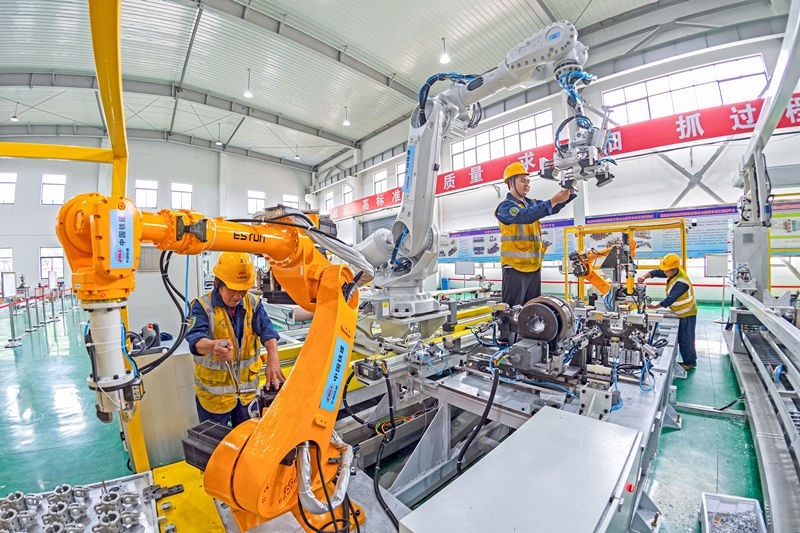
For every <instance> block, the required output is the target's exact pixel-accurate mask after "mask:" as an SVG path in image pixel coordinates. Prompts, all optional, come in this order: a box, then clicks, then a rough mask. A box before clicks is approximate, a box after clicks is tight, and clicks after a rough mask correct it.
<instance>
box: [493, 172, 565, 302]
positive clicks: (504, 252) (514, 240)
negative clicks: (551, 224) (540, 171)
mask: <svg viewBox="0 0 800 533" xmlns="http://www.w3.org/2000/svg"><path fill="white" fill-rule="evenodd" d="M503 181H504V182H505V183H506V185H508V195H507V196H506V198H505V200H503V201H502V202H500V205H498V206H497V209H495V211H494V216H495V218H497V220H498V221H499V222H500V265H501V266H502V267H503V268H502V270H503V286H502V291H503V293H502V295H503V302H504V303H506V304H508V305H512V306H513V305H522V304H524V303H525V302H527V301H528V300H531V299H532V298H536V297H538V296H541V295H542V272H541V268H542V259H543V258H544V252H545V249H544V245H543V243H542V229H541V225H540V224H539V220H541V219H542V218H544V217H546V216H548V215H553V214H555V213H558V212H559V211H561V209H563V207H564V206H565V205H567V204H568V203H569V202H571V201H572V200H574V199H575V197H576V196H577V195H576V194H575V193H576V192H577V191H576V190H573V189H561V190H560V191H558V192H557V193H555V194H554V195H553V197H552V198H550V199H549V200H531V199H530V198H528V197H527V196H526V195H527V194H528V193H529V192H530V190H531V180H530V177H529V175H528V170H527V169H526V168H525V165H523V164H522V163H520V162H519V161H517V162H514V163H511V164H510V165H508V166H507V167H506V169H505V170H504V171H503Z"/></svg>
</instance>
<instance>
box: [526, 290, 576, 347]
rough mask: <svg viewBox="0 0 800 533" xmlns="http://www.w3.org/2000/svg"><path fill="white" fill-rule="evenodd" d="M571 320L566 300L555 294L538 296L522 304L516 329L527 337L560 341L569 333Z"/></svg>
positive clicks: (570, 312) (572, 314)
mask: <svg viewBox="0 0 800 533" xmlns="http://www.w3.org/2000/svg"><path fill="white" fill-rule="evenodd" d="M573 321H574V313H573V311H572V308H571V307H570V306H569V304H568V303H567V302H565V301H564V300H562V299H560V298H556V297H555V296H539V297H538V298H534V299H533V300H530V301H528V302H527V303H525V305H524V306H522V309H521V310H520V312H519V315H518V316H517V330H518V332H519V334H520V335H522V336H523V337H526V338H529V339H537V340H543V341H547V342H551V341H554V340H556V341H560V340H563V339H564V338H566V336H567V335H568V334H569V332H570V329H571V328H572V323H573Z"/></svg>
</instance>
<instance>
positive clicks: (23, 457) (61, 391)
mask: <svg viewBox="0 0 800 533" xmlns="http://www.w3.org/2000/svg"><path fill="white" fill-rule="evenodd" d="M56 308H57V309H58V306H57V307H56ZM48 313H49V308H48ZM8 314H9V312H8V309H7V308H4V309H0V340H2V341H3V342H2V344H5V340H6V339H7V338H8V336H9V333H10V328H9V316H8ZM719 316H720V308H719V306H712V305H709V306H701V309H700V315H699V319H698V329H697V349H698V368H697V370H695V371H694V372H692V373H691V375H690V377H689V378H688V379H687V380H676V385H677V393H678V401H679V402H685V403H695V404H700V405H707V406H712V407H713V406H716V407H721V406H723V405H725V404H727V403H728V402H730V401H731V400H733V399H735V398H737V397H738V396H739V389H738V387H737V384H736V379H735V376H734V374H733V370H732V368H731V366H730V360H729V357H728V355H727V348H726V346H725V343H724V340H723V338H722V328H723V326H721V325H719V324H715V323H714V319H716V318H719ZM83 320H86V317H85V313H83V312H82V311H80V310H77V309H74V310H71V311H67V313H66V315H65V316H63V317H61V318H60V319H59V320H58V321H57V322H55V323H51V324H47V325H45V326H44V327H42V328H40V329H39V330H37V331H35V332H33V333H29V334H27V335H25V336H24V337H23V339H22V343H23V345H22V346H21V347H20V348H14V349H7V348H5V349H4V348H0V394H1V395H4V397H3V405H4V408H3V409H2V410H0V442H2V443H3V445H2V446H0V496H5V495H6V494H8V493H9V492H11V491H15V490H20V491H23V492H41V491H45V490H51V489H53V488H54V487H55V486H56V485H59V484H61V483H69V484H71V485H75V484H82V483H90V482H97V481H100V480H105V479H113V478H117V477H121V476H125V475H128V474H129V473H130V472H129V471H128V469H127V453H126V452H125V451H124V450H123V448H122V445H121V443H120V437H119V426H118V422H117V419H116V417H115V419H114V421H113V422H112V423H111V424H103V423H101V422H100V421H99V420H97V418H96V417H95V415H94V404H95V398H94V393H92V392H91V391H89V390H88V388H87V387H86V376H87V375H88V374H89V360H88V356H87V354H86V349H85V347H84V346H83V341H82V336H81V331H82V327H81V321H83ZM20 321H21V324H22V326H23V327H22V329H24V327H26V326H27V323H26V315H25V314H24V313H23V314H22V315H20V316H18V317H17V324H18V326H19V324H20ZM18 329H19V327H18ZM2 344H0V345H2ZM736 408H741V406H737V407H736ZM682 414H683V429H681V430H664V432H663V434H662V436H661V441H660V443H659V451H658V454H657V456H656V459H655V462H654V466H653V475H652V476H651V482H650V486H649V487H648V492H649V493H650V496H651V497H652V498H653V500H654V501H655V502H656V503H657V504H658V506H659V507H660V509H661V510H662V512H663V513H664V518H665V522H664V525H663V526H662V531H664V532H671V533H674V532H687V531H688V532H692V531H700V526H699V523H698V521H697V516H698V511H699V508H700V494H701V492H715V493H724V494H732V495H736V496H746V497H753V498H758V499H759V500H760V499H761V487H760V482H759V476H758V469H757V464H756V457H755V451H754V449H753V444H752V437H751V435H750V430H749V428H748V426H747V424H746V423H744V422H739V421H737V420H730V419H721V418H715V417H706V416H697V415H692V414H686V413H682Z"/></svg>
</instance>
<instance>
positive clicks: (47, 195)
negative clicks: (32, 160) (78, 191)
mask: <svg viewBox="0 0 800 533" xmlns="http://www.w3.org/2000/svg"><path fill="white" fill-rule="evenodd" d="M66 188H67V177H66V176H65V175H63V174H44V175H43V176H42V205H57V204H63V203H64V191H65V189H66Z"/></svg>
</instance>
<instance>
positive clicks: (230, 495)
mask: <svg viewBox="0 0 800 533" xmlns="http://www.w3.org/2000/svg"><path fill="white" fill-rule="evenodd" d="M290 221H291V219H287V220H285V221H284V225H276V224H271V223H265V224H260V225H247V224H241V223H236V222H231V221H227V220H224V219H221V218H214V219H212V218H207V217H205V216H203V215H202V214H200V213H197V212H193V211H188V210H183V211H175V210H162V211H160V212H158V213H149V212H142V211H139V210H138V209H137V208H136V206H135V205H134V204H133V202H132V201H131V200H129V199H127V198H124V197H121V196H118V197H106V196H102V195H100V194H97V193H89V194H82V195H79V196H77V197H75V198H73V199H72V200H70V201H69V202H67V203H66V204H65V205H64V206H63V207H62V209H61V211H60V212H59V217H58V224H57V228H56V232H57V234H58V237H59V239H60V240H61V242H62V244H63V246H64V250H65V254H66V256H67V259H68V260H69V263H70V267H71V268H72V272H73V287H74V289H75V292H76V294H77V295H78V298H79V299H80V300H81V303H82V305H83V307H84V308H86V309H87V310H88V311H90V313H91V322H90V330H91V333H92V344H93V347H92V348H93V372H92V376H90V378H89V385H90V387H91V388H93V389H94V390H96V391H97V394H98V407H97V408H98V413H100V412H105V413H110V412H113V411H122V412H125V410H128V411H130V410H131V409H133V407H134V401H133V400H135V398H134V399H131V398H130V394H127V395H126V394H125V390H126V387H127V386H128V385H129V383H130V382H131V381H132V380H134V379H136V376H132V375H131V372H130V371H129V370H126V369H125V367H124V359H123V353H122V350H121V343H122V342H123V341H121V340H120V316H121V314H120V313H121V310H123V309H124V307H125V303H126V300H127V298H128V295H129V294H130V293H131V291H132V290H133V289H134V272H135V270H136V267H137V266H138V261H139V250H140V243H142V242H152V243H153V244H155V245H156V247H158V248H159V249H162V250H172V251H175V252H178V253H181V254H198V253H200V252H202V251H203V250H219V251H239V252H248V253H257V254H263V255H264V256H265V257H266V258H267V259H268V260H269V262H270V264H271V267H272V270H273V272H274V273H275V276H276V277H277V279H278V281H279V282H280V284H281V286H282V287H284V289H285V290H286V291H287V292H288V293H289V294H290V295H291V296H292V298H293V299H294V300H295V301H296V302H297V303H298V304H299V305H301V306H302V307H304V308H305V309H307V310H313V311H315V313H314V319H313V321H312V323H311V327H310V330H309V333H308V337H307V338H306V341H305V343H304V346H303V348H302V350H301V352H300V356H299V357H298V359H297V363H296V364H295V365H294V368H293V370H292V373H291V374H290V376H289V378H288V379H287V381H286V383H285V384H284V386H283V387H282V389H281V391H280V393H279V394H278V396H277V398H276V399H275V401H274V402H273V404H272V406H271V407H270V409H269V410H267V412H266V413H265V415H264V417H263V418H262V419H260V421H255V420H250V421H248V422H246V423H244V424H241V425H239V426H237V427H236V428H235V429H234V430H232V431H231V432H230V434H229V435H228V437H226V438H225V439H224V440H223V441H222V442H221V443H220V445H219V446H218V447H217V449H216V451H215V452H214V454H213V455H212V457H211V459H210V461H209V463H208V465H207V468H206V473H205V483H204V484H205V487H206V491H207V492H208V493H209V494H211V495H212V496H214V497H215V498H218V499H220V500H222V501H224V502H226V503H227V504H229V505H230V506H231V508H232V509H233V510H234V516H235V517H236V520H237V523H238V525H239V527H240V528H242V529H243V530H245V529H249V528H251V527H254V526H255V525H257V524H259V523H261V522H263V521H264V520H266V519H269V518H272V517H275V516H278V515H280V514H283V513H285V512H287V511H293V512H295V513H297V511H298V492H299V493H300V494H301V496H302V497H303V498H304V499H303V501H304V502H305V503H306V507H308V506H311V507H313V505H314V502H315V496H314V495H315V494H317V495H320V494H321V492H320V489H321V488H322V481H321V479H324V480H330V479H333V478H334V477H335V476H336V474H337V471H338V469H339V468H340V467H346V465H347V464H348V463H349V457H351V456H352V452H351V451H349V447H347V446H346V445H344V443H342V442H341V441H340V440H338V438H337V437H336V436H335V434H333V426H334V423H335V422H336V415H337V412H338V407H339V401H340V399H341V394H342V389H343V379H344V375H345V371H346V369H347V367H348V364H349V358H350V353H351V348H352V346H353V340H354V335H355V329H356V328H355V327H356V315H357V309H358V292H357V291H356V290H355V289H356V285H357V282H358V281H359V280H358V279H354V276H353V274H352V272H351V270H350V269H349V268H348V267H347V266H345V265H340V264H337V265H334V264H331V263H330V262H329V261H328V260H327V259H326V258H325V256H324V255H323V254H321V253H320V252H319V251H318V250H317V249H316V247H315V245H314V242H313V241H312V239H311V238H309V236H308V235H307V234H306V232H305V231H303V230H302V229H300V228H298V227H295V226H293V225H291V224H288V225H286V222H290ZM359 264H360V262H359ZM363 264H364V265H366V268H369V266H368V264H367V263H366V261H363ZM364 277H365V279H364V280H363V281H368V279H369V278H371V272H370V271H367V275H366V276H364ZM332 439H333V440H332ZM312 447H313V448H315V449H316V450H317V452H316V453H320V454H321V464H322V465H323V466H322V469H323V471H324V472H323V473H322V476H320V473H319V472H318V471H317V468H316V466H315V465H311V464H309V463H310V460H309V458H310V449H311V448H312ZM298 450H299V451H298ZM296 453H297V459H296V460H294V461H293V460H287V459H294V457H295V454H296ZM348 453H349V454H350V455H349V456H348ZM340 458H341V461H340V462H338V463H337V462H336V461H333V459H336V460H339V459H340ZM348 477H349V473H348V472H347V471H346V470H345V471H344V472H342V473H341V475H339V479H340V480H343V482H344V483H345V485H344V487H345V490H346V480H347V478H348ZM341 492H343V490H342V487H341V483H340V484H339V485H338V486H337V487H336V494H340V493H341ZM340 500H341V498H338V499H336V503H339V501H340ZM312 511H314V510H313V509H312ZM314 512H320V511H319V510H317V511H314ZM325 521H327V520H325Z"/></svg>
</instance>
